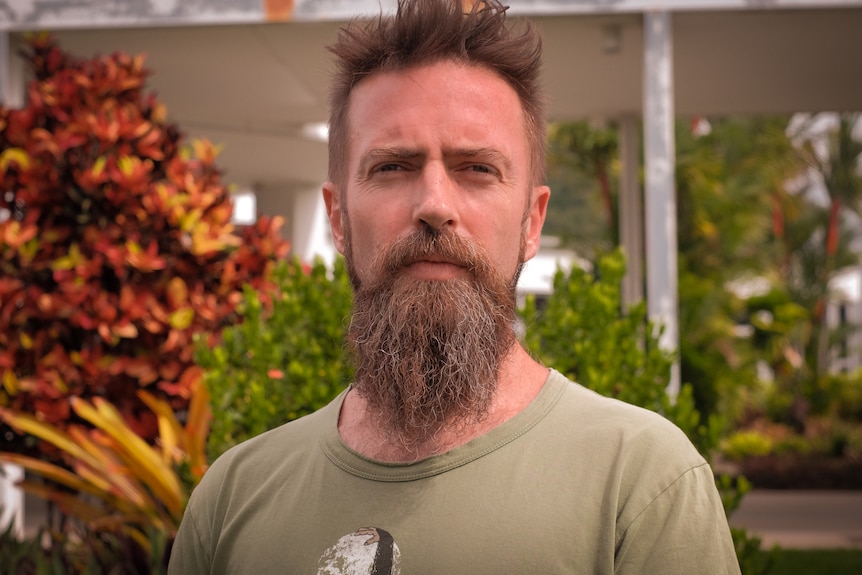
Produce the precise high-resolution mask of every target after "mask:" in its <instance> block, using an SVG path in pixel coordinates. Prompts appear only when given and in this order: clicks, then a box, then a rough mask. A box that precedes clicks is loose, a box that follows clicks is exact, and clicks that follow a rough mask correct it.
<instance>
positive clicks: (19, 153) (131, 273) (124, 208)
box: [0, 37, 287, 439]
mask: <svg viewBox="0 0 862 575" xmlns="http://www.w3.org/2000/svg"><path fill="white" fill-rule="evenodd" d="M30 51H31V53H30V54H29V55H28V57H29V61H30V63H31V65H32V68H33V72H34V76H35V80H33V81H32V82H31V83H30V84H29V88H28V100H27V104H26V106H25V107H24V108H23V109H19V110H9V109H6V108H3V107H0V181H2V191H0V194H2V197H0V208H5V209H6V210H8V214H7V215H8V217H7V218H6V220H5V221H2V222H0V405H6V406H8V407H12V408H14V409H18V410H21V411H25V412H30V413H36V414H37V415H38V416H39V417H41V418H44V419H45V420H46V421H48V422H51V423H55V424H61V425H62V424H63V423H64V422H65V420H67V419H68V418H69V417H71V415H70V410H69V398H70V397H72V396H77V397H84V398H89V397H91V396H101V397H105V398H107V399H108V400H110V401H111V402H112V403H114V404H115V405H116V406H117V408H118V409H119V410H120V411H121V412H122V413H123V415H124V417H126V419H127V421H128V422H129V424H130V425H132V426H133V427H134V428H135V429H136V430H137V431H138V432H139V434H140V435H141V436H142V437H144V438H145V439H152V438H154V437H155V436H156V429H155V421H154V419H153V418H152V417H148V416H147V415H146V414H148V413H150V412H149V411H148V410H147V409H146V408H145V407H143V406H142V405H141V404H140V403H139V400H138V398H137V395H136V392H137V390H138V388H141V387H146V388H149V389H151V390H157V391H158V393H159V394H160V395H161V396H163V397H167V398H169V399H170V400H171V402H172V404H173V406H174V407H175V408H177V409H183V408H184V407H185V405H186V403H187V401H188V394H189V389H190V386H191V385H192V383H193V382H194V381H195V380H196V379H197V378H198V377H199V376H200V374H199V368H197V367H196V366H195V365H194V362H193V351H194V349H193V342H192V338H193V335H194V334H196V333H203V334H217V333H219V332H220V330H221V329H222V328H223V327H225V326H226V325H230V324H231V323H233V322H235V321H236V320H237V316H236V314H235V307H236V305H237V304H238V303H239V302H240V300H241V288H242V285H243V284H246V283H250V284H252V285H254V286H255V287H257V288H259V289H263V290H264V291H265V289H266V288H267V286H268V277H269V271H270V270H271V269H272V267H273V265H274V262H275V261H276V260H277V259H278V258H280V257H283V256H284V255H285V254H286V252H287V244H286V243H285V242H284V241H283V240H281V238H280V236H279V234H278V227H279V225H280V221H271V220H268V219H263V220H261V221H260V222H258V224H257V225H255V226H253V227H249V228H247V229H243V230H240V231H239V233H237V231H236V230H234V229H233V225H232V224H231V215H232V212H233V206H232V204H231V200H230V196H229V194H228V191H227V190H226V188H225V187H224V185H222V184H221V182H220V172H219V171H218V169H217V168H216V167H215V165H214V160H215V156H216V150H214V148H213V146H212V145H211V144H209V143H208V142H193V143H192V145H191V148H192V150H189V149H188V148H187V147H185V146H183V145H182V142H181V136H180V133H179V131H178V129H177V127H176V126H175V125H173V124H170V123H168V122H167V115H166V111H165V107H164V106H163V105H162V104H160V103H159V102H158V101H157V100H156V99H155V98H154V97H153V96H152V95H149V96H147V97H144V95H143V88H144V84H145V79H146V77H147V75H148V74H149V72H148V71H147V70H146V69H145V68H144V64H143V57H141V56H138V57H131V56H128V55H124V54H114V55H112V56H110V57H103V58H96V59H92V60H83V61H78V60H76V59H74V58H72V57H71V56H69V55H68V54H66V53H64V52H62V51H61V50H60V49H59V48H58V47H57V46H56V45H55V44H54V42H53V41H52V40H51V39H50V38H48V37H38V38H36V39H34V40H32V41H31V44H30Z"/></svg>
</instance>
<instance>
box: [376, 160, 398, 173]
mask: <svg viewBox="0 0 862 575" xmlns="http://www.w3.org/2000/svg"><path fill="white" fill-rule="evenodd" d="M403 169H404V166H402V165H400V164H395V163H392V162H390V163H387V164H380V165H379V166H377V167H375V168H374V171H375V172H398V171H401V170H403Z"/></svg>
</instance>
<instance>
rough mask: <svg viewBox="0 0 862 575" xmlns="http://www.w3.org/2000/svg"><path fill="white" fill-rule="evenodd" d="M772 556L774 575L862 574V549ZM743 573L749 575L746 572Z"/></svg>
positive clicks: (789, 551) (787, 552)
mask: <svg viewBox="0 0 862 575" xmlns="http://www.w3.org/2000/svg"><path fill="white" fill-rule="evenodd" d="M772 556H773V558H774V561H773V563H774V567H773V568H772V570H771V571H770V573H771V574H772V575H812V574H814V573H816V574H817V575H851V574H855V573H862V549H780V550H778V551H774V552H773V553H772ZM743 573H745V575H748V572H746V571H743Z"/></svg>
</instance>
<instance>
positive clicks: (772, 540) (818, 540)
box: [730, 490, 862, 549]
mask: <svg viewBox="0 0 862 575" xmlns="http://www.w3.org/2000/svg"><path fill="white" fill-rule="evenodd" d="M730 524H731V525H732V526H734V527H743V528H745V529H747V530H748V531H749V532H750V533H751V534H753V535H757V536H758V537H761V538H762V540H763V547H764V548H769V547H772V546H773V545H779V546H781V547H784V548H787V549H862V491H769V490H753V491H751V492H749V493H748V494H747V495H746V496H745V498H744V499H743V500H742V505H741V506H740V507H739V509H737V510H736V511H735V512H734V513H733V514H732V515H731V517H730Z"/></svg>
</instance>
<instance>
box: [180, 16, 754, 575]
mask: <svg viewBox="0 0 862 575" xmlns="http://www.w3.org/2000/svg"><path fill="white" fill-rule="evenodd" d="M505 11H506V9H505V8H504V7H502V6H501V5H500V4H499V3H497V2H496V1H488V2H482V3H479V4H477V5H475V6H473V7H472V8H471V9H469V11H468V12H467V13H466V14H465V13H464V10H463V8H462V3H461V1H460V0H400V1H399V3H398V10H397V12H396V14H395V15H393V16H381V17H380V18H378V19H376V20H371V21H357V22H354V23H352V24H351V25H350V26H348V27H347V28H346V29H344V30H343V31H342V33H341V35H340V36H339V38H338V41H337V43H336V44H335V45H334V46H333V47H332V51H333V52H334V54H335V56H336V58H337V65H338V69H337V72H336V75H335V78H334V82H333V87H332V91H331V96H330V107H331V116H330V171H329V172H330V173H329V177H330V182H329V183H327V184H325V185H324V188H323V194H324V200H325V202H326V206H327V210H328V213H329V218H330V225H331V228H332V235H333V240H334V242H335V245H336V247H337V248H338V249H339V251H341V252H342V253H343V254H344V256H345V259H346V262H347V264H348V270H349V273H350V279H351V282H352V284H353V288H354V291H355V296H356V297H355V309H354V313H353V317H352V320H351V324H350V329H349V343H350V346H351V350H352V352H353V355H354V357H355V360H356V368H357V369H356V378H355V381H354V382H353V383H352V385H351V386H350V387H349V389H348V390H347V391H346V392H345V393H343V394H341V395H340V396H339V397H338V398H336V399H335V400H334V401H333V402H332V403H331V404H330V405H329V406H327V407H325V408H324V409H322V410H320V411H318V412H317V413H315V414H313V415H311V416H308V417H305V418H302V419H300V420H298V421H295V422H292V423H289V424H287V425H284V426H282V427H280V428H278V429H275V430H272V431H270V432H268V433H265V434H263V435H261V436H259V437H257V438H254V439H252V440H250V441H248V442H246V443H244V444H242V445H240V446H237V447H236V448H234V449H232V450H231V451H229V452H228V453H226V454H225V455H224V456H222V457H221V458H220V459H219V460H218V461H216V462H215V463H214V464H213V466H212V468H211V469H210V470H209V472H208V473H207V475H206V476H205V477H204V479H203V481H202V483H201V485H200V486H199V487H198V488H197V489H196V490H195V492H194V494H193V495H192V499H191V501H190V504H189V507H188V510H187V512H186V515H185V517H184V518H183V522H182V526H181V528H180V530H179V533H178V536H177V540H176V544H175V546H174V550H173V553H172V557H171V565H170V573H171V574H172V575H173V574H180V573H182V574H197V573H201V574H202V573H256V574H257V573H262V574H268V573H313V572H315V570H316V571H317V573H349V574H358V573H401V572H402V571H403V572H404V573H409V574H411V575H413V574H425V573H427V574H432V573H434V574H439V573H469V574H484V573H488V574H491V573H494V574H499V573H543V574H553V573H561V574H562V573H568V574H572V573H583V574H611V573H616V574H633V573H662V574H668V573H670V574H674V573H678V574H686V575H691V574H698V573H701V574H707V573H709V574H722V573H728V574H731V573H739V566H738V564H737V561H736V557H735V553H734V548H733V544H732V542H731V538H730V532H729V529H728V526H727V521H726V519H725V516H724V512H723V509H722V506H721V502H720V499H719V497H718V494H717V491H716V489H715V485H714V481H713V475H712V472H711V470H710V468H709V466H708V464H707V463H706V462H705V461H704V460H703V458H702V457H701V456H700V455H699V454H698V453H697V451H696V450H695V449H694V448H693V446H692V445H691V443H690V442H689V441H688V440H687V439H686V438H685V436H684V435H683V434H682V432H680V431H679V430H678V429H677V428H675V427H674V426H673V425H672V424H670V423H669V422H667V421H666V420H664V419H663V418H661V417H660V416H658V415H656V414H654V413H651V412H647V411H645V410H642V409H639V408H636V407H633V406H629V405H625V404H623V403H621V402H618V401H615V400H612V399H608V398H603V397H600V396H598V395H596V394H594V393H592V392H590V391H588V390H586V389H585V388H583V387H581V386H579V385H577V384H575V383H573V382H570V381H568V380H566V379H565V378H564V377H563V376H562V375H561V374H559V373H558V372H555V371H553V370H549V369H547V368H546V367H544V366H542V365H540V364H539V363H537V362H536V361H535V360H533V359H532V358H531V357H530V356H529V354H528V353H527V352H526V351H525V350H524V349H523V348H522V347H521V346H520V345H519V343H518V342H517V338H516V337H515V333H514V329H513V328H514V322H515V285H516V283H517V279H518V274H519V272H520V270H521V267H522V265H523V264H524V262H525V261H527V260H528V259H530V258H532V257H533V256H534V255H535V254H536V252H537V250H538V246H539V238H540V236H541V230H542V224H543V223H544V219H545V213H546V209H547V205H548V198H549V196H550V191H549V190H548V188H547V187H546V186H544V185H543V183H542V182H543V180H544V155H545V150H544V139H545V133H544V103H543V99H542V95H541V89H540V86H539V82H538V80H539V66H540V60H541V41H540V38H539V36H538V34H537V33H536V31H535V30H534V28H533V27H532V26H530V25H529V24H528V25H526V26H525V27H523V28H512V27H509V26H508V25H507V24H506V22H505Z"/></svg>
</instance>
